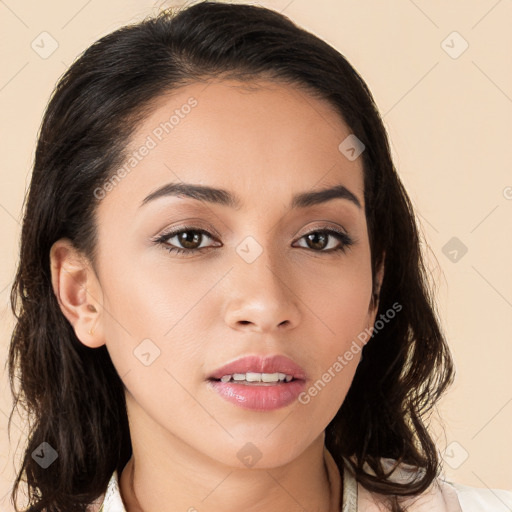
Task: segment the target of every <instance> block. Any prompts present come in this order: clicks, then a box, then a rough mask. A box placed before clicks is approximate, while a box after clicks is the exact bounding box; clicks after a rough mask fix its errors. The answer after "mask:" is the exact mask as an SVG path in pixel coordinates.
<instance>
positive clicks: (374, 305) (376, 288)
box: [368, 254, 386, 328]
mask: <svg viewBox="0 0 512 512" xmlns="http://www.w3.org/2000/svg"><path fill="white" fill-rule="evenodd" d="M385 256H386V255H385V254H384V255H383V256H382V261H381V264H380V266H379V268H378V269H377V272H376V274H375V280H374V282H373V283H372V297H371V299H370V305H369V308H368V328H370V327H371V326H373V324H374V323H375V318H376V316H377V310H378V309H379V296H380V289H381V287H382V280H383V279H384V261H385Z"/></svg>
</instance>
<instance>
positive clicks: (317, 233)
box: [154, 226, 354, 255]
mask: <svg viewBox="0 0 512 512" xmlns="http://www.w3.org/2000/svg"><path fill="white" fill-rule="evenodd" d="M205 237H206V238H209V239H212V240H213V236H212V235H211V234H210V233H208V231H206V230H204V229H201V228H196V227H193V226H183V227H180V228H179V229H175V230H173V231H170V232H167V233H164V234H163V235H161V236H159V237H158V238H156V240H154V242H155V243H157V244H161V245H163V246H164V248H165V249H166V250H168V251H169V252H171V253H174V254H182V255H183V254H194V253H197V252H201V251H203V250H206V249H210V248H211V247H212V246H211V245H207V246H204V245H203V246H202V242H203V241H204V239H205ZM173 238H175V239H176V240H175V242H174V243H169V241H170V240H172V239H173ZM302 239H304V240H305V241H306V245H307V247H304V246H302V247H304V248H306V249H311V250H312V251H314V252H324V253H331V252H337V251H342V252H343V253H344V252H346V251H347V249H348V247H350V246H351V245H353V244H354V241H353V240H352V238H351V237H350V236H349V235H348V234H347V233H345V232H343V231H341V230H340V231H338V230H336V229H334V228H320V229H316V230H314V231H310V232H309V233H306V234H305V235H303V236H301V237H300V238H299V240H302ZM332 239H335V240H337V241H338V244H337V245H336V244H335V245H334V247H329V245H331V241H332ZM176 243H177V244H180V245H181V246H182V247H176V246H175V244H176ZM326 248H328V249H329V250H326Z"/></svg>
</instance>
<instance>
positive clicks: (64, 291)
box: [50, 238, 105, 348]
mask: <svg viewBox="0 0 512 512" xmlns="http://www.w3.org/2000/svg"><path fill="white" fill-rule="evenodd" d="M50 267H51V273H52V287H53V292H54V293H55V296H56V297H57V301H58V303H59V306H60V309H61V311H62V313H63V314H64V316H65V317H66V318H67V319H68V321H69V323H70V324H71V325H72V326H73V328H74V330H75V334H76V336H77V338H78V339H79V340H80V341H81V342H82V343H83V344H84V345H86V346H88V347H90V348H97V347H100V346H101V345H104V344H105V341H104V336H103V330H102V324H101V319H102V315H101V313H102V311H103V308H102V303H101V301H100V300H99V298H100V297H102V291H101V286H100V284H99V282H98V280H97V278H96V274H95V272H94V269H93V268H92V266H91V265H90V263H89V261H88V260H87V258H85V257H84V256H83V255H82V254H81V253H79V251H78V250H77V249H76V248H75V247H74V245H73V243H72V242H71V240H69V239H67V238H61V239H60V240H58V241H57V242H55V243H54V244H53V245H52V247H51V249H50Z"/></svg>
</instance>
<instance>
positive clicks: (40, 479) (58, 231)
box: [8, 2, 454, 512]
mask: <svg viewBox="0 0 512 512" xmlns="http://www.w3.org/2000/svg"><path fill="white" fill-rule="evenodd" d="M261 76H265V77H267V78H271V79H275V80H280V81H284V82H286V83H289V84H292V85H294V86H296V87H302V88H304V89H306V90H307V91H308V92H309V93H310V94H314V95H315V96H316V97H318V98H322V99H325V100H327V101H329V102H330V104H331V105H332V108H333V109H334V110H335V111H336V112H338V113H339V115H340V116H341V117H342V118H343V120H344V122H345V123H346V124H347V125H348V126H349V127H350V129H351V131H352V133H353V134H354V135H356V136H357V138H358V139H359V140H360V141H362V143H363V144H364V145H365V151H364V152H363V153H362V155H361V158H362V159H363V168H364V188H365V190H364V196H365V214H366V218H367V225H368V232H369V239H370V247H371V257H372V272H373V276H374V282H375V275H376V270H377V268H378V267H379V265H380V263H381V262H382V261H384V263H385V275H384V279H383V282H382V287H381V290H380V298H379V305H378V312H377V318H379V315H380V314H382V313H384V312H385V311H387V310H389V309H390V308H392V305H393V304H394V303H396V302H398V303H399V304H401V305H402V307H403V309H402V310H401V311H400V314H397V315H396V316H395V318H393V320H392V321H390V322H389V323H388V324H387V325H386V328H385V329H382V330H379V331H378V332H374V333H373V336H372V338H371V340H370V341H369V342H368V344H367V345H366V346H365V348H364V353H363V358H362V360H361V363H360V364H359V367H358V369H357V372H356V374H355V377H354V380H353V382H352V385H351V387H350V390H349V392H348V394H347V396H346V398H345V401H344V403H343V405H342V406H341V408H340V409H339V411H338V413H337V414H336V416H335V417H334V418H333V420H332V421H331V422H330V424H329V425H328V426H327V428H326V446H327V448H328V450H329V451H330V452H331V454H332V455H333V457H334V459H335V461H336V463H337V464H338V466H339V467H340V468H342V467H343V457H346V458H348V457H351V460H352V461H353V462H351V464H352V465H353V469H354V471H355V474H356V478H357V480H358V481H359V482H360V483H361V484H362V485H363V486H364V487H366V488H367V489H369V490H371V491H375V492H379V493H382V494H384V495H389V497H390V499H391V502H390V505H391V506H392V509H393V510H401V507H400V505H399V504H398V500H397V496H400V495H414V494H417V493H421V492H422V491H424V490H425V489H426V488H427V487H428V486H429V485H430V484H431V483H432V481H433V480H434V478H435V477H436V476H437V475H438V474H439V471H440V458H439V454H438V453H437V449H436V446H435V444H434V442H433V440H432V438H431V436H430V435H429V432H428V430H427V428H426V426H425V424H424V419H423V418H424V416H425V414H426V413H427V412H428V411H430V410H431V409H432V407H433V405H434V404H435V403H436V401H437V400H438V399H439V397H440V395H441V394H442V393H443V392H444V390H445V388H446V387H447V386H448V385H449V384H450V383H451V381H452V380H453V376H454V369H453V364H452V359H451V356H450V352H449V349H448V347H447V344H446V341H445V339H444V336H443V334H442V331H441V329H440V325H439V320H438V317H437V314H436V310H435V304H434V301H433V298H432V294H431V291H430V288H429V286H430V285H429V283H428V279H427V273H426V270H425V267H424V263H423V259H422V254H421V251H420V242H419V235H418V230H417V225H416V219H415V214H414V212H413V208H412V206H411V202H410V200H409V198H408V196H407V194H406V192H405V190H404V188H403V185H402V183H401V181H400V179H399V177H398V175H397V172H396V170H395V167H394V165H393V162H392V159H391V155H390V148H389V145H388V139H387V134H386V131H385V128H384V126H383V123H382V120H381V117H380V115H379V113H378V110H377V107H376V105H375V103H374V100H373V97H372V95H371V93H370V91H369V89H368V87H367V85H366V84H365V82H364V81H363V79H362V78H361V77H360V76H359V74H358V73H357V72H356V71H355V69H354V68H353V67H352V66H351V65H350V64H349V63H348V62H347V60H346V59H345V58H344V57H343V55H341V54H340V53H339V52H338V51H337V50H335V49H334V48H332V47H331V46H330V45H328V44H327V43H326V42H324V41H322V40H321V39H319V38H318V37H316V36H315V35H313V34H311V33H309V32H307V31H305V30H303V29H302V28H300V27H298V26H296V25H295V24H294V23H293V22H292V21H291V20H290V19H288V18H287V17H286V16H284V15H282V14H279V13H277V12H274V11H272V10H270V9H266V8H263V7H259V6H252V5H240V4H225V3H222V2H200V3H196V4H194V5H192V6H189V7H187V8H185V9H182V10H181V11H178V12H177V13H175V14H170V13H169V12H163V13H161V14H159V15H157V16H154V17H150V18H147V19H145V20H144V21H142V22H140V23H137V24H133V25H130V26H125V27H122V28H120V29H119V30H116V31H115V32H113V33H110V34H108V35H106V36H105V37H103V38H101V39H100V40H99V41H97V42H95V43H94V44H93V45H92V46H91V47H90V48H88V49H87V50H86V51H85V52H84V53H83V54H82V56H81V57H80V58H79V59H77V60H76V62H75V63H74V64H73V65H72V66H71V67H70V68H69V70H68V71H67V72H66V73H65V75H64V76H63V77H62V79H61V80H60V81H59V83H58V84H57V86H56V89H55V91H54V93H53V95H52V98H51V100H50V102H49V104H48V106H47V109H46V112H45V114H44V118H43V121H42V125H41V128H40V133H39V138H38V142H37V148H36V154H35V161H34V167H33V173H32V178H31V183H30V189H29V191H28V195H27V197H26V201H25V204H24V219H23V229H22V234H21V246H20V257H19V266H18V268H17V272H16V276H15V281H14V285H13V287H12V290H11V307H12V310H13V313H14V315H15V317H16V320H17V322H16V325H15V328H14V331H13V334H12V339H11V344H10V349H9V358H8V365H9V378H10V385H11V390H12V393H13V395H14V398H15V403H14V407H13V411H12V412H11V415H10V417H9V431H10V425H11V420H12V415H13V413H14V410H15V409H16V408H17V407H18V405H22V406H23V407H24V409H25V411H26V412H27V414H28V417H29V419H30V420H31V422H30V428H29V435H28V443H27V446H26V448H25V451H24V458H23V461H22V466H21V468H20V471H19V473H18V475H17V478H16V482H15V484H14V486H13V491H12V495H11V499H12V501H13V503H16V494H17V490H18V487H19V485H20V481H21V479H22V475H23V473H25V476H26V481H27V485H28V489H29V498H30V508H29V509H28V510H30V511H33V512H36V511H42V510H46V511H48V512H57V511H64V510H65V511H66V512H72V511H85V510H86V507H87V505H88V504H90V503H92V502H93V501H94V500H95V499H97V498H98V497H99V496H100V495H101V494H102V493H103V492H104V491H105V489H106V486H107V483H108V481H109V478H110V476H111V475H112V473H113V471H114V470H115V469H117V470H118V471H119V472H121V471H122V469H123V468H124V466H125V464H126V463H127V461H128V460H129V458H130V457H131V454H132V451H131V441H130V432H129V428H128V421H127V414H126V404H125V396H124V386H123V383H122V381H121V379H120V378H119V375H118V374H117V372H116V370H115V368H114V366H113V364H112V361H111V359H110V357H109V354H108V352H107V350H106V347H105V346H102V347H100V348H98V349H90V348H88V347H86V346H84V345H83V344H82V343H81V342H80V341H79V340H78V339H77V337H76V335H75V333H74V330H73V329H72V327H71V325H70V323H69V322H68V321H67V320H66V318H65V317H64V316H63V314H62V312H61V310H60V308H59V305H58V302H57V299H56V297H55V294H54V292H53V290H52V285H51V272H50V265H49V251H50V248H51V246H52V244H53V243H54V242H55V241H57V240H58V239H60V238H62V237H67V238H69V239H71V240H72V241H73V243H74V244H75V246H76V247H77V248H78V249H79V250H80V251H82V252H83V254H84V255H86V256H87V257H88V258H89V259H90V261H91V262H93V264H94V261H95V247H96V242H97V238H96V236H97V233H96V226H95V223H94V213H95V208H96V205H97V204H96V202H95V201H94V199H93V198H94V197H95V195H94V190H95V189H96V188H97V187H98V186H101V185H102V184H103V183H105V182H106V180H107V179H108V178H109V177H110V176H111V175H112V173H113V172H114V171H115V169H116V168H118V167H119V166H120V165H121V164H122V162H123V158H124V156H125V155H124V150H125V149H126V146H127V141H128V140H129V138H130V135H131V134H132V133H133V132H134V130H135V129H136V128H137V126H138V124H139V123H140V121H141V120H142V119H144V117H145V116H146V115H147V114H148V113H149V112H150V110H151V102H152V100H154V99H156V98H158V97H159V95H161V94H163V93H164V92H167V91H171V90H173V89H175V88H177V87H180V86H183V85H186V84H190V83H194V82H197V81H199V80H203V79H205V78H211V77H226V78H236V79H239V80H245V81H251V80H254V79H255V78H258V77H261ZM16 378H18V380H19V390H18V391H17V390H16V389H15V386H14V381H15V379H16ZM43 442H47V443H48V444H49V445H51V446H52V447H54V448H55V449H56V450H57V452H58V456H59V458H58V462H57V463H54V464H52V465H51V466H50V467H49V468H47V469H43V468H42V467H41V466H40V465H39V464H38V463H37V462H36V461H35V460H34V459H33V458H32V456H31V454H32V453H33V452H34V450H36V448H38V447H39V446H40V445H41V443H43ZM383 457H390V458H393V459H397V460H398V461H401V462H405V463H409V464H413V465H415V466H418V467H420V468H423V469H424V471H423V473H422V477H421V478H419V479H417V480H416V481H415V482H412V483H408V484H398V483H396V482H393V481H391V480H390V479H389V478H388V476H389V475H387V474H385V472H384V469H383V466H382V464H381V458H383ZM365 464H368V465H369V467H370V468H371V469H372V470H373V472H374V473H375V475H372V474H370V473H368V472H367V471H366V469H367V467H365ZM15 507H16V510H17V511H18V510H19V509H18V508H17V505H15Z"/></svg>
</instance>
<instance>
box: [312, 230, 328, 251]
mask: <svg viewBox="0 0 512 512" xmlns="http://www.w3.org/2000/svg"><path fill="white" fill-rule="evenodd" d="M319 237H320V238H321V239H323V241H324V242H325V239H326V237H327V235H326V234H325V233H311V234H309V235H308V240H309V241H312V240H313V245H315V246H316V245H317V244H318V242H317V241H316V239H317V238H319ZM324 247H325V244H323V243H320V246H316V247H313V248H314V249H323V248H324Z"/></svg>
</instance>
